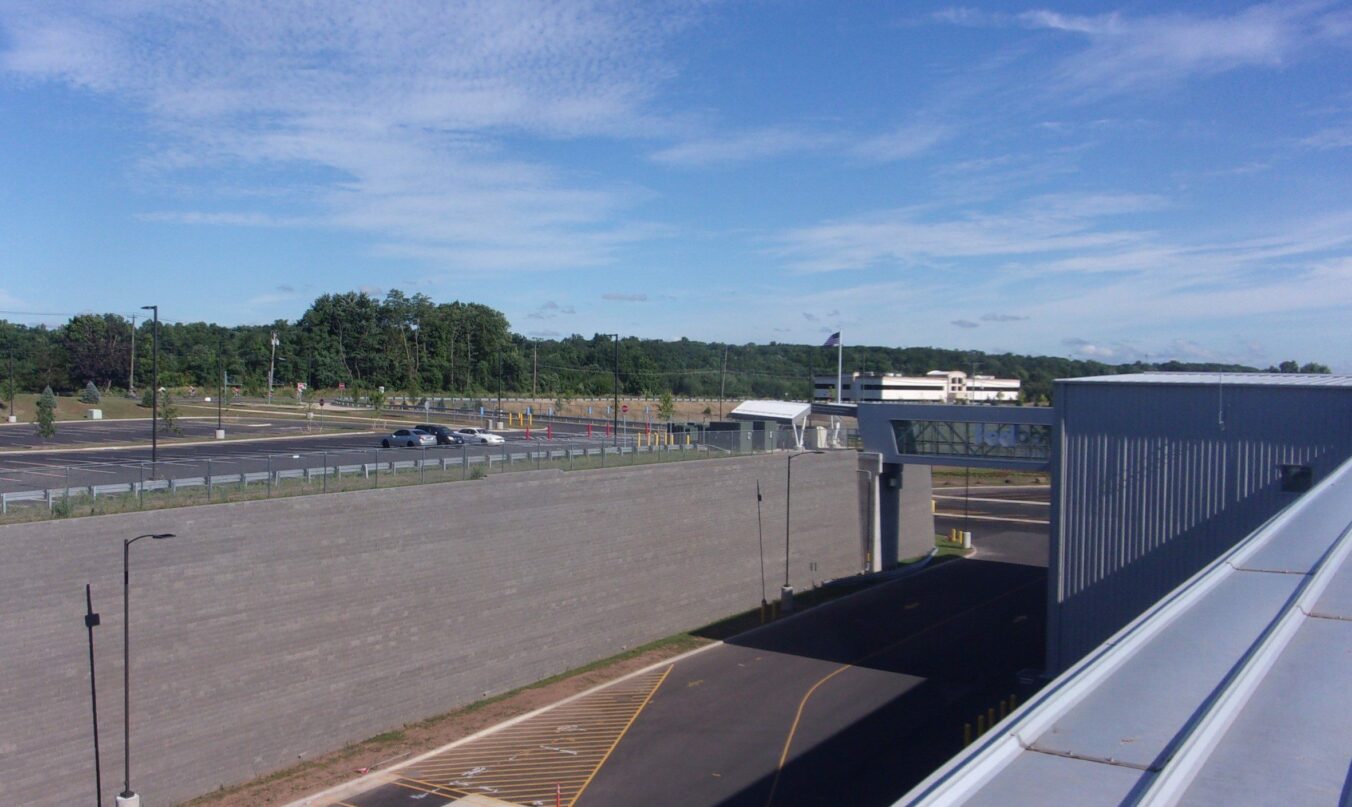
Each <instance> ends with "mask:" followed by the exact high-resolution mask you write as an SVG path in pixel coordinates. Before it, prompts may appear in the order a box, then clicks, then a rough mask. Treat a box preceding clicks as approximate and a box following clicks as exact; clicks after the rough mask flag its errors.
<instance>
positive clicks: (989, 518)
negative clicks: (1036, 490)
mask: <svg viewBox="0 0 1352 807" xmlns="http://www.w3.org/2000/svg"><path fill="white" fill-rule="evenodd" d="M934 515H936V516H941V517H944V518H966V519H970V520H972V521H1003V522H1007V523H1010V524H1051V522H1050V521H1048V520H1047V519H1045V518H1014V517H1013V516H981V515H977V514H975V513H954V512H951V511H947V510H940V511H938V512H936V513H935V514H934Z"/></svg>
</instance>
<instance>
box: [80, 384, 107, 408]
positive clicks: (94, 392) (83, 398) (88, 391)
mask: <svg viewBox="0 0 1352 807" xmlns="http://www.w3.org/2000/svg"><path fill="white" fill-rule="evenodd" d="M101 400H103V396H102V395H100V394H99V388H98V387H96V386H94V382H93V381H90V382H87V383H86V384H85V388H84V391H83V392H81V393H80V402H81V403H87V404H96V403H98V402H99V401H101Z"/></svg>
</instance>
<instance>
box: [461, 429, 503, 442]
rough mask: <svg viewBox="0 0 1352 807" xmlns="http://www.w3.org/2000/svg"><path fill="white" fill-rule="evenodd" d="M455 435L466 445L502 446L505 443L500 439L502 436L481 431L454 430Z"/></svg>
mask: <svg viewBox="0 0 1352 807" xmlns="http://www.w3.org/2000/svg"><path fill="white" fill-rule="evenodd" d="M455 433H456V434H458V435H460V437H461V438H463V439H464V441H465V442H466V443H488V444H489V445H495V446H496V445H502V444H503V443H505V442H507V441H506V440H504V439H502V435H500V434H493V433H492V432H490V431H485V430H483V429H473V428H470V429H456V432H455Z"/></svg>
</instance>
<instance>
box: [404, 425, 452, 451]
mask: <svg viewBox="0 0 1352 807" xmlns="http://www.w3.org/2000/svg"><path fill="white" fill-rule="evenodd" d="M413 428H415V429H417V430H419V431H424V432H427V433H428V434H430V435H432V436H433V437H435V438H437V445H439V446H458V445H461V444H463V443H464V442H465V438H463V437H461V436H460V435H458V434H456V433H455V432H453V431H451V429H450V427H449V426H438V425H436V424H435V423H419V424H418V425H417V426H414V427H413Z"/></svg>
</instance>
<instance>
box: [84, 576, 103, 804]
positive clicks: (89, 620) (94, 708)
mask: <svg viewBox="0 0 1352 807" xmlns="http://www.w3.org/2000/svg"><path fill="white" fill-rule="evenodd" d="M99 624H100V621H99V615H98V614H97V613H95V612H94V598H93V596H92V595H91V594H90V592H89V584H88V583H85V629H86V630H88V631H89V708H90V711H91V712H92V713H93V717H94V803H95V804H96V805H98V807H103V766H102V764H101V762H100V760H99V691H98V687H97V686H95V683H94V628H96V627H98V626H99Z"/></svg>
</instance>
